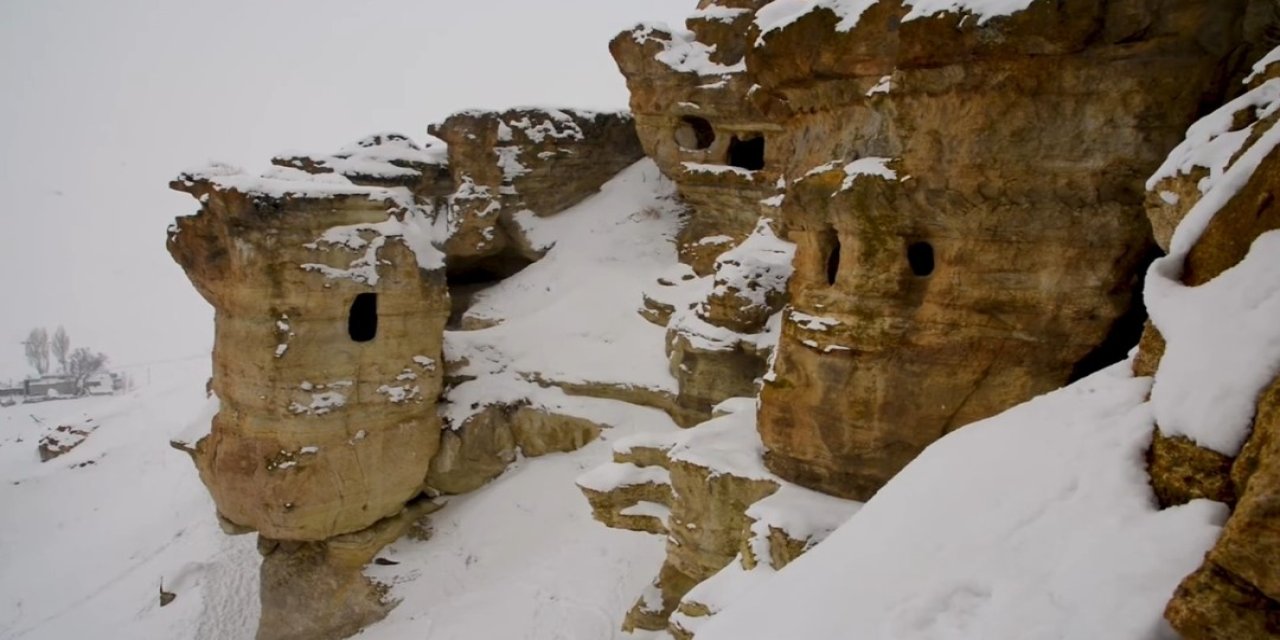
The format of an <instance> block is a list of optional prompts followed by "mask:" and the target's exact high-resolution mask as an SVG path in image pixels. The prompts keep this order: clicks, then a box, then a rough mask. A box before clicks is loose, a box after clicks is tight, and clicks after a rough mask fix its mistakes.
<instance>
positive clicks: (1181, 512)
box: [698, 362, 1226, 640]
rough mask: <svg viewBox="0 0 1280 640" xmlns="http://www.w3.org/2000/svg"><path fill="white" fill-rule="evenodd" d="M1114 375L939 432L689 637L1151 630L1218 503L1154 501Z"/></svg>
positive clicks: (1134, 416) (1204, 542)
mask: <svg viewBox="0 0 1280 640" xmlns="http://www.w3.org/2000/svg"><path fill="white" fill-rule="evenodd" d="M1128 369H1129V363H1127V362H1126V363H1121V364H1119V365H1116V366H1114V367H1111V368H1109V369H1107V370H1104V371H1103V372H1100V373H1098V374H1095V375H1094V376H1091V377H1089V378H1085V379H1084V380H1081V381H1080V382H1077V383H1075V384H1074V385H1072V386H1070V387H1067V388H1065V389H1061V390H1059V391H1056V392H1054V393H1051V394H1048V395H1045V396H1041V397H1039V398H1036V399H1034V400H1032V401H1030V402H1028V403H1025V404H1023V405H1020V406H1018V407H1015V408H1014V409H1011V410H1009V411H1007V412H1005V413H1003V414H1001V415H998V416H996V417H993V418H990V419H987V420H983V421H980V422H977V423H974V424H972V425H969V426H967V427H965V428H964V429H961V430H959V431H956V432H953V433H951V434H948V435H947V436H945V437H944V438H942V439H941V440H939V441H937V442H936V443H934V444H933V445H932V446H930V447H929V448H928V449H927V450H925V452H924V453H923V454H922V455H921V456H920V457H918V458H917V459H916V460H914V461H913V462H912V463H911V464H910V465H908V466H907V467H906V468H905V469H904V470H903V471H902V472H901V473H899V474H898V475H897V476H896V477H894V478H893V479H892V480H891V481H889V483H888V484H886V485H885V486H884V488H882V489H881V490H880V491H879V492H878V493H877V494H876V495H875V496H874V497H873V498H872V499H871V500H869V501H868V502H867V503H866V504H865V505H863V506H862V508H861V509H860V510H859V511H858V512H857V513H855V514H854V515H853V517H852V518H851V519H849V521H848V522H847V523H845V524H844V525H842V526H841V527H839V528H838V529H837V530H836V531H835V532H834V533H832V534H831V536H830V537H828V538H827V539H826V540H825V541H824V542H822V543H821V544H819V545H817V546H816V547H814V548H813V549H812V550H811V551H809V552H808V553H806V554H805V555H803V556H801V557H800V558H799V559H797V560H796V561H794V562H792V563H791V564H790V565H788V566H787V567H786V568H785V569H783V570H782V571H780V572H779V573H778V574H777V575H776V576H775V577H774V578H772V579H771V580H769V581H767V582H765V583H764V584H762V585H759V586H758V587H757V588H754V589H752V590H751V591H750V592H748V593H745V594H744V595H743V596H742V597H741V598H738V599H736V600H735V601H734V602H732V603H731V604H730V605H729V606H728V607H727V608H726V609H725V610H724V611H722V612H720V613H719V614H718V615H716V616H715V617H714V618H712V619H711V620H710V621H709V622H708V623H706V625H705V626H703V627H702V628H701V629H700V631H699V634H698V638H699V640H727V639H730V638H732V639H733V640H756V639H761V640H763V639H766V638H806V639H808V640H828V639H830V640H834V639H837V638H879V639H889V638H935V639H943V638H982V639H983V640H1050V639H1052V640H1086V639H1094V638H1133V639H1137V638H1156V637H1164V636H1163V634H1162V633H1161V629H1164V628H1165V627H1164V623H1163V621H1162V619H1161V613H1162V611H1163V609H1164V606H1165V604H1166V602H1167V600H1168V598H1169V594H1170V593H1171V592H1172V591H1173V589H1174V587H1175V586H1176V585H1177V584H1178V581H1179V580H1181V579H1182V577H1183V576H1185V575H1186V574H1187V573H1189V572H1191V571H1192V570H1194V569H1195V568H1196V566H1197V565H1198V564H1199V563H1200V561H1201V559H1202V557H1203V554H1204V552H1205V550H1206V549H1208V548H1209V546H1211V545H1212V544H1213V542H1214V541H1215V539H1216V538H1217V536H1218V533H1219V530H1220V524H1221V522H1222V520H1223V518H1224V517H1225V516H1226V508H1225V507H1224V506H1223V505H1221V504H1218V503H1214V502H1209V501H1204V500H1198V501H1194V502H1191V503H1189V504H1186V505H1183V506H1179V507H1174V508H1171V509H1165V510H1159V509H1158V508H1157V507H1156V506H1155V500H1154V499H1153V497H1152V495H1151V489H1150V487H1149V485H1148V484H1147V475H1146V471H1145V461H1144V460H1145V458H1144V455H1145V451H1146V447H1147V444H1148V442H1149V441H1150V433H1151V428H1152V419H1151V414H1150V411H1149V409H1148V407H1147V406H1146V405H1145V404H1144V398H1145V396H1146V393H1147V390H1148V389H1149V387H1150V381H1149V379H1146V378H1133V377H1132V375H1131V374H1130V373H1129V371H1128Z"/></svg>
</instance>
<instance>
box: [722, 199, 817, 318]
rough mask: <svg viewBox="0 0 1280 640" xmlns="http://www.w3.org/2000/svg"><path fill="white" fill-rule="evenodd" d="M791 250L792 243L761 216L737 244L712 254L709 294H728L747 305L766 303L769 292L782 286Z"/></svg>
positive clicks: (788, 274) (788, 270)
mask: <svg viewBox="0 0 1280 640" xmlns="http://www.w3.org/2000/svg"><path fill="white" fill-rule="evenodd" d="M795 253H796V245H795V244H793V243H791V242H787V241H786V240H783V239H781V238H779V237H778V236H777V234H775V233H774V231H773V227H771V226H770V225H769V223H768V221H766V220H764V219H761V220H760V221H759V222H758V223H757V224H756V228H755V230H754V231H752V232H751V235H749V236H747V237H746V239H745V240H743V241H742V243H741V244H739V245H738V246H736V247H734V248H732V249H730V250H728V251H725V252H724V253H722V254H720V256H719V257H718V258H716V277H715V287H714V288H713V289H712V295H719V296H724V295H730V294H732V295H736V296H738V297H739V298H742V299H744V300H746V301H748V303H749V304H748V306H757V307H764V306H767V301H766V298H767V297H768V295H769V294H770V293H779V292H782V291H785V290H786V288H787V281H788V280H790V279H791V272H792V270H793V269H792V266H791V259H792V258H793V257H794V256H795Z"/></svg>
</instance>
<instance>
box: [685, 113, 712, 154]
mask: <svg viewBox="0 0 1280 640" xmlns="http://www.w3.org/2000/svg"><path fill="white" fill-rule="evenodd" d="M715 141H716V131H715V129H713V128H712V127H711V123H710V122H708V121H707V119H706V118H699V117H697V116H685V117H683V118H680V125H679V126H678V127H676V144H678V145H680V146H681V147H682V148H685V149H692V150H695V151H696V150H701V149H706V148H708V147H710V146H711V143H713V142H715Z"/></svg>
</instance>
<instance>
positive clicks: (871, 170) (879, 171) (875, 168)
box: [840, 157, 898, 191]
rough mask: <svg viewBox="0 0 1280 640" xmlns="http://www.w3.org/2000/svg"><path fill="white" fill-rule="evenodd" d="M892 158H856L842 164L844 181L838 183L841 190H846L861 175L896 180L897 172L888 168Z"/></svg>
mask: <svg viewBox="0 0 1280 640" xmlns="http://www.w3.org/2000/svg"><path fill="white" fill-rule="evenodd" d="M892 161H893V159H892V158H874V157H868V158H858V159H857V160H854V161H853V162H850V163H848V164H846V165H844V182H842V183H841V184H840V190H841V191H848V190H849V189H850V188H852V187H853V184H854V183H855V182H857V180H858V179H859V178H861V177H863V176H875V177H878V178H883V179H885V180H897V179H898V172H896V171H894V170H893V169H890V168H889V163H890V162H892Z"/></svg>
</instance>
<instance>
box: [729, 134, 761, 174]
mask: <svg viewBox="0 0 1280 640" xmlns="http://www.w3.org/2000/svg"><path fill="white" fill-rule="evenodd" d="M728 160H729V164H730V165H732V166H735V167H738V168H739V169H746V170H747V171H758V170H760V169H763V168H764V136H761V135H757V136H754V137H751V138H747V139H746V140H742V139H740V138H738V136H734V137H733V138H731V139H730V140H729V158H728Z"/></svg>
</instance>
